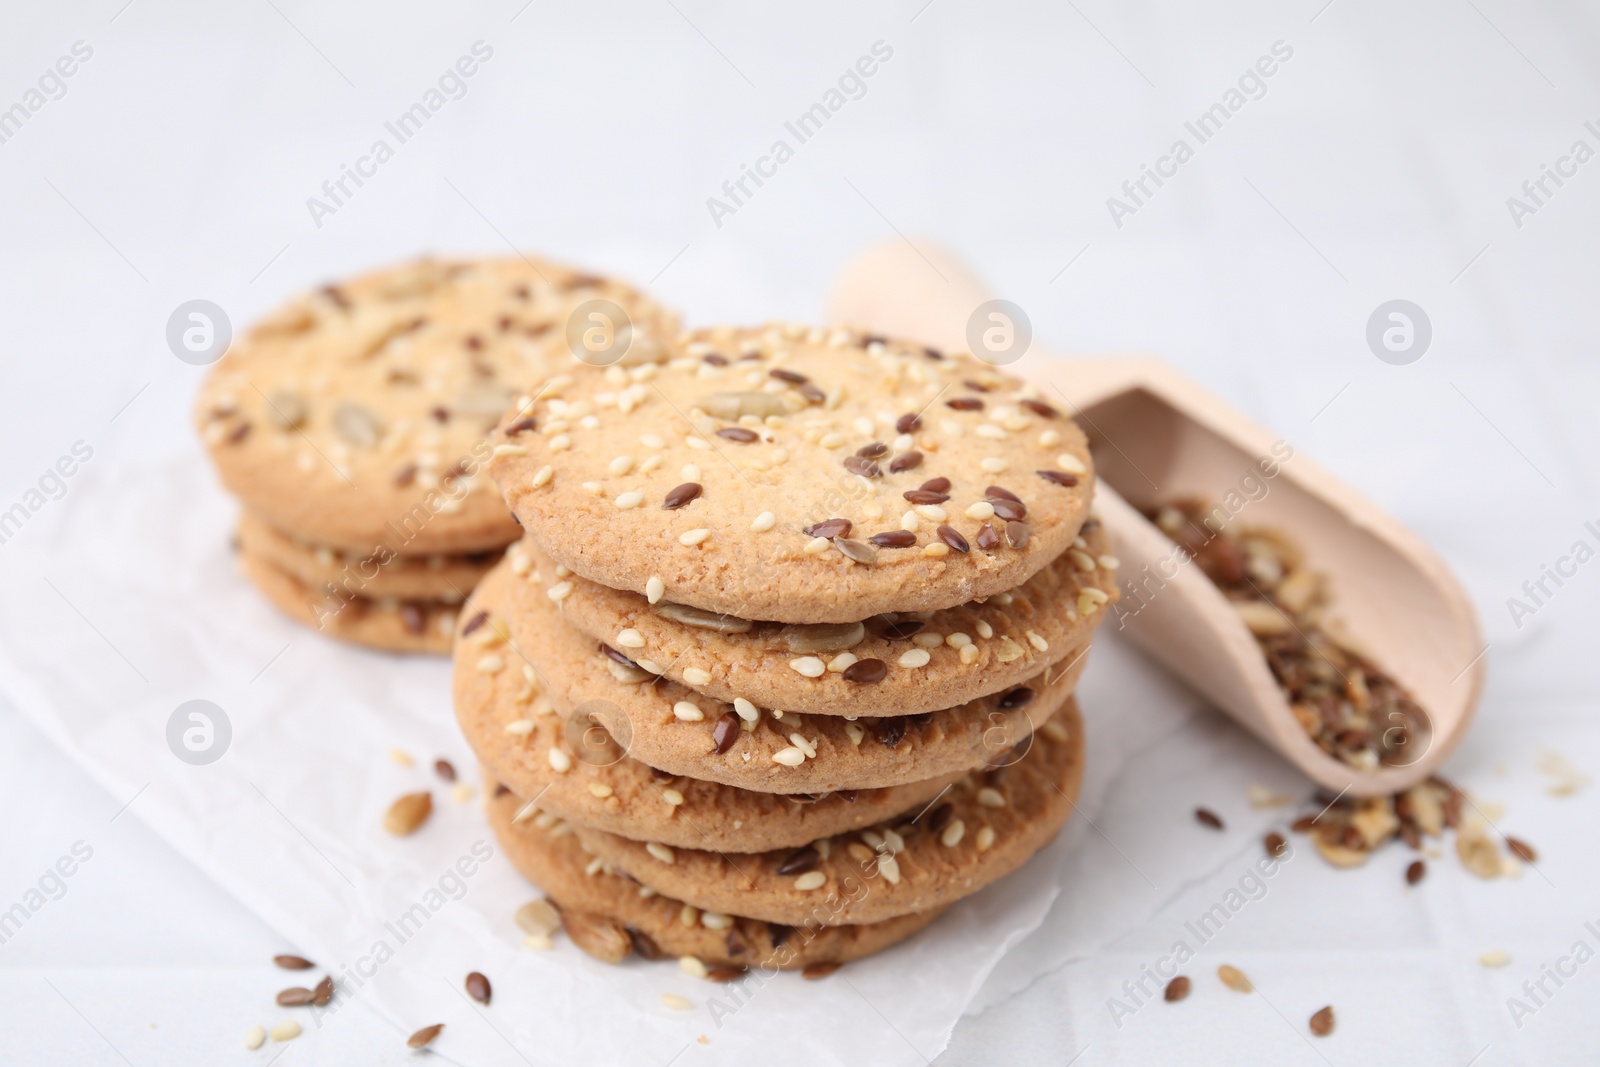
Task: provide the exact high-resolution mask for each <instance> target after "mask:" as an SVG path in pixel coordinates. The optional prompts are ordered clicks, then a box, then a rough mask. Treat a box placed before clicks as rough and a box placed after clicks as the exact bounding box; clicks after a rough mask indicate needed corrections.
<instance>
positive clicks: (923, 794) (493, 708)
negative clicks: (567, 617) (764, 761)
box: [453, 587, 957, 852]
mask: <svg viewBox="0 0 1600 1067" xmlns="http://www.w3.org/2000/svg"><path fill="white" fill-rule="evenodd" d="M493 594H494V590H493V589H492V588H487V587H486V588H485V589H484V590H483V591H482V592H481V593H480V594H479V596H478V597H477V598H475V603H476V606H477V609H478V610H488V611H491V612H493V613H494V614H495V615H497V616H498V617H501V618H503V617H504V610H503V607H502V605H501V603H500V601H499V598H497V597H495V596H494V595H493ZM474 617H475V616H474ZM469 622H470V620H469ZM483 625H485V624H484V623H480V624H479V627H482V626H483ZM481 632H483V631H482V630H481V629H474V630H473V631H472V632H471V633H468V634H466V635H465V639H463V640H461V641H458V642H457V643H456V648H455V674H454V678H453V687H454V697H455V708H456V718H457V720H458V721H459V722H460V725H461V731H462V733H463V734H464V735H465V736H466V738H467V743H468V744H469V745H471V746H472V750H473V751H474V752H475V753H477V755H478V759H479V760H480V761H482V762H483V764H484V766H485V768H486V769H487V770H488V771H489V773H491V774H493V775H494V776H495V778H496V780H497V781H499V782H501V783H504V785H505V786H507V787H509V788H510V789H511V791H512V792H514V793H516V794H517V795H518V796H523V797H533V798H535V800H534V803H535V805H536V808H537V810H538V811H544V812H550V813H552V814H553V815H554V816H556V817H559V818H562V819H568V820H572V821H574V822H581V823H583V824H584V825H585V826H593V827H598V828H599V829H602V830H609V831H611V832H613V833H618V834H622V835H623V836H625V837H634V838H637V839H639V840H642V841H659V842H662V843H663V844H667V845H672V846H675V847H683V848H702V849H712V850H716V851H724V852H765V851H767V850H768V849H774V848H784V847H794V846H799V845H803V844H805V843H806V842H808V841H814V840H816V839H817V838H819V837H827V836H830V835H832V834H837V833H844V832H845V831H847V830H853V829H860V828H862V827H867V826H871V825H873V824H874V823H877V822H881V821H883V820H884V819H890V818H893V817H895V816H897V815H899V814H901V813H902V812H906V811H915V810H917V809H919V808H920V807H922V805H924V804H926V803H927V802H928V801H929V800H932V799H933V798H934V797H935V796H936V795H938V793H939V792H940V791H941V790H942V789H943V788H944V787H945V786H946V785H948V784H949V783H950V782H952V781H954V780H955V778H956V777H957V776H956V775H945V776H943V777H940V778H934V779H930V780H927V781H922V782H909V783H907V784H905V785H897V786H889V787H887V788H883V789H858V790H845V791H841V792H832V793H822V794H799V795H789V796H786V795H784V794H781V793H758V792H754V791H752V790H747V789H738V788H736V787H734V786H731V785H722V784H721V783H718V782H702V781H698V780H696V779H693V778H686V777H683V776H681V775H673V774H669V773H667V772H665V771H658V770H655V769H654V768H652V767H650V766H649V765H647V764H644V763H641V762H639V761H638V760H636V759H633V758H632V757H630V756H628V755H626V754H625V753H624V752H623V751H622V748H621V746H619V745H617V744H616V743H615V742H614V741H612V740H611V738H610V735H608V734H606V733H604V732H603V730H601V729H598V728H595V727H594V726H593V724H592V723H591V722H590V721H589V720H588V718H587V716H576V717H572V718H567V717H564V716H560V715H556V714H553V710H554V709H553V706H552V704H551V702H550V699H549V698H548V697H546V696H542V695H540V694H539V693H538V692H537V690H536V689H535V688H534V686H533V685H532V684H531V683H530V682H529V681H528V680H527V678H526V676H525V675H524V673H523V672H522V671H520V670H515V669H511V668H507V669H504V670H501V671H497V672H495V673H493V674H486V673H484V672H482V671H478V670H475V669H474V666H475V664H476V663H477V662H478V660H479V659H480V657H481V656H482V655H483V649H484V648H485V646H484V645H483V644H480V643H479V642H477V641H475V640H473V637H474V636H475V635H477V634H479V633H481ZM490 632H491V633H492V632H493V631H490ZM527 673H528V674H531V673H532V670H531V668H530V669H529V671H528V672H527ZM512 724H515V732H507V727H508V726H511V725H512Z"/></svg>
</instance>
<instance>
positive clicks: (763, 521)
mask: <svg viewBox="0 0 1600 1067" xmlns="http://www.w3.org/2000/svg"><path fill="white" fill-rule="evenodd" d="M776 525H778V516H776V515H774V514H773V513H772V512H770V511H763V512H762V513H761V514H759V515H757V516H756V517H755V521H754V522H752V523H751V524H750V529H751V530H753V531H755V532H756V533H766V532H767V531H768V530H770V529H772V528H773V527H774V526H776Z"/></svg>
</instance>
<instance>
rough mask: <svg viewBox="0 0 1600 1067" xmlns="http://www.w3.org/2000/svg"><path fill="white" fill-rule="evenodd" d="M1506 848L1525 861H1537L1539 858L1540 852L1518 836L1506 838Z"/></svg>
mask: <svg viewBox="0 0 1600 1067" xmlns="http://www.w3.org/2000/svg"><path fill="white" fill-rule="evenodd" d="M1506 848H1508V849H1510V850H1511V853H1512V855H1514V856H1516V857H1517V859H1519V860H1521V861H1522V862H1523V863H1535V862H1537V861H1538V859H1539V854H1538V853H1537V852H1535V851H1534V850H1533V846H1532V845H1530V844H1528V843H1527V842H1526V841H1523V840H1520V839H1518V838H1515V837H1508V838H1506Z"/></svg>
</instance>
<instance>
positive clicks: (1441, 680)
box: [829, 241, 1486, 796]
mask: <svg viewBox="0 0 1600 1067" xmlns="http://www.w3.org/2000/svg"><path fill="white" fill-rule="evenodd" d="M989 298H990V294H989V293H988V292H987V291H986V290H985V288H984V286H983V285H982V283H980V282H979V281H978V280H977V279H976V278H975V277H974V276H973V275H972V274H971V273H970V272H969V271H968V270H967V269H966V267H965V266H964V265H963V264H962V263H961V262H960V261H959V260H958V259H957V258H956V257H955V256H954V255H953V254H951V253H949V252H947V251H943V250H940V249H938V248H937V246H934V245H931V244H929V243H926V242H920V243H919V246H918V248H913V247H911V246H910V245H909V244H908V243H907V242H905V241H895V242H892V243H885V244H882V245H877V246H874V247H872V248H869V249H867V250H866V251H864V252H862V253H861V254H860V255H858V256H857V257H856V258H855V260H854V261H852V262H851V263H850V264H849V265H848V266H847V267H846V268H845V270H844V271H843V273H842V274H841V275H840V277H839V280H838V283H837V285H836V287H835V290H834V293H833V296H832V301H831V306H830V308H829V313H830V317H831V319H832V320H833V321H835V322H839V323H845V324H849V325H853V326H857V327H860V328H864V329H869V330H872V331H874V332H876V333H882V334H888V335H895V336H901V337H909V338H915V339H917V340H920V341H923V342H925V343H927V344H931V345H936V346H938V347H941V348H947V349H950V350H952V351H954V350H971V349H972V348H973V347H974V346H973V345H970V344H969V342H968V322H969V319H970V318H972V316H973V313H974V310H975V309H977V308H978V307H979V305H981V304H984V303H985V302H986V301H988V300H989ZM980 317H981V318H982V320H983V323H984V324H988V323H991V322H992V323H999V324H1001V325H1002V326H1004V325H1011V326H1014V325H1015V324H1014V323H1010V324H1008V323H1005V322H1004V320H1000V319H995V320H991V319H989V318H988V315H987V313H985V314H984V315H982V316H980ZM981 329H982V326H981V325H980V331H979V333H980V335H981ZM981 343H982V342H981V341H980V344H981ZM990 347H992V346H990ZM1006 369H1008V370H1013V371H1015V372H1017V373H1019V374H1021V375H1023V376H1025V377H1028V378H1031V379H1032V380H1033V381H1035V382H1037V383H1038V384H1039V385H1040V386H1041V387H1042V388H1043V389H1044V390H1045V396H1046V398H1047V399H1049V400H1052V401H1057V400H1059V401H1063V402H1064V406H1065V407H1066V408H1067V409H1068V410H1069V411H1071V412H1072V414H1073V416H1074V418H1076V420H1077V421H1078V424H1079V425H1080V426H1082V427H1083V430H1084V432H1085V433H1087V434H1088V435H1089V439H1090V443H1091V447H1092V450H1093V454H1094V460H1095V468H1096V475H1097V477H1098V479H1099V481H1098V485H1097V491H1096V495H1095V510H1096V513H1097V514H1098V515H1099V517H1100V518H1101V520H1102V521H1103V522H1104V523H1105V526H1106V528H1107V531H1108V532H1109V534H1110V535H1111V538H1112V542H1113V544H1114V545H1115V552H1116V554H1117V556H1118V557H1119V559H1120V560H1121V564H1122V566H1121V571H1120V577H1121V579H1122V585H1123V600H1122V603H1121V604H1120V605H1118V608H1117V609H1116V611H1115V612H1114V617H1113V619H1112V620H1108V621H1107V624H1106V626H1107V628H1108V629H1114V630H1120V631H1121V632H1122V633H1124V634H1125V635H1126V636H1128V637H1129V638H1131V639H1132V640H1133V641H1134V643H1135V644H1137V645H1139V646H1140V647H1141V648H1142V649H1144V651H1146V652H1147V653H1148V654H1150V655H1151V656H1153V657H1154V658H1155V659H1156V660H1157V661H1159V662H1160V663H1162V664H1164V665H1165V666H1166V667H1167V668H1168V669H1169V670H1171V671H1173V672H1174V673H1175V674H1177V675H1178V676H1179V677H1181V678H1183V679H1184V680H1185V681H1186V682H1188V683H1189V684H1190V685H1192V686H1194V688H1195V689H1197V690H1199V691H1200V692H1201V693H1202V694H1203V695H1204V696H1205V697H1206V698H1207V699H1208V700H1210V701H1211V702H1212V703H1214V704H1216V705H1217V706H1218V707H1221V708H1222V709H1224V710H1225V711H1227V712H1228V714H1230V715H1232V716H1233V717H1234V718H1235V719H1236V720H1238V722H1240V723H1241V724H1243V725H1244V726H1246V727H1248V728H1249V729H1251V730H1252V731H1254V732H1255V733H1256V735H1257V736H1259V737H1260V738H1262V739H1263V740H1264V741H1266V742H1267V744H1269V745H1271V746H1272V747H1273V748H1274V749H1276V750H1277V751H1278V752H1279V753H1281V754H1282V755H1283V756H1284V757H1285V758H1286V759H1288V760H1289V762H1291V763H1293V764H1294V765H1295V766H1297V767H1299V768H1300V769H1301V770H1303V771H1304V772H1305V773H1306V774H1307V775H1308V776H1310V777H1311V779H1312V780H1313V781H1315V782H1317V783H1318V784H1320V785H1322V786H1324V787H1326V788H1328V789H1329V790H1332V791H1335V792H1340V793H1343V792H1345V791H1348V792H1349V793H1350V794H1352V795H1355V796H1379V795H1382V794H1387V793H1396V792H1399V791H1401V790H1403V789H1406V788H1408V787H1409V786H1411V785H1413V784H1415V783H1417V782H1419V781H1422V780H1423V779H1425V778H1427V777H1428V776H1429V775H1430V774H1432V773H1433V772H1434V770H1435V769H1436V768H1437V767H1438V766H1439V765H1440V764H1441V763H1443V762H1444V760H1445V758H1446V757H1447V756H1448V755H1449V754H1450V752H1451V751H1453V750H1454V749H1455V747H1456V745H1457V743H1459V742H1460V740H1461V737H1462V735H1463V734H1464V733H1465V731H1466V728H1467V725H1468V723H1469V722H1470V721H1471V719H1472V714H1473V711H1474V710H1475V709H1476V706H1477V703H1478V698H1479V695H1480V694H1481V692H1482V688H1483V653H1484V652H1485V651H1486V646H1485V644H1484V641H1483V636H1482V634H1481V632H1480V630H1479V627H1478V620H1477V616H1476V614H1475V612H1474V610H1473V607H1472V604H1471V602H1470V601H1469V600H1468V598H1467V596H1466V593H1465V591H1464V590H1463V589H1462V588H1461V585H1460V583H1459V582H1458V581H1457V580H1456V578H1455V576H1454V575H1452V574H1451V573H1450V570H1449V568H1447V567H1446V566H1445V564H1444V562H1443V560H1441V559H1440V558H1439V557H1438V556H1437V555H1435V554H1434V552H1433V551H1432V550H1431V549H1430V548H1428V546H1427V545H1425V544H1424V543H1423V542H1422V541H1421V540H1420V539H1419V538H1418V537H1417V536H1416V535H1415V534H1413V533H1411V531H1409V530H1407V529H1406V528H1405V527H1403V526H1401V525H1400V524H1399V523H1398V522H1396V521H1395V520H1394V519H1393V518H1391V517H1389V516H1388V515H1385V514H1384V513H1383V512H1382V511H1380V510H1379V509H1378V508H1377V507H1376V506H1375V505H1373V504H1372V502H1371V501H1368V500H1367V499H1365V498H1364V497H1362V496H1361V495H1360V494H1359V493H1357V492H1356V491H1355V490H1353V489H1351V488H1350V487H1349V486H1347V485H1344V484H1343V483H1342V482H1340V481H1339V480H1338V479H1336V478H1335V477H1334V476H1333V475H1332V474H1330V473H1328V472H1327V471H1325V470H1323V469H1322V468H1321V467H1319V466H1317V465H1316V464H1315V463H1313V462H1312V461H1311V460H1309V459H1307V458H1306V457H1304V456H1302V455H1301V454H1300V453H1299V451H1298V450H1296V449H1294V448H1293V446H1292V445H1291V444H1289V443H1287V442H1285V441H1283V440H1281V439H1280V438H1278V437H1277V435H1275V434H1273V433H1271V432H1269V431H1268V430H1267V429H1265V428H1264V427H1262V426H1258V425H1256V424H1255V423H1253V422H1251V421H1250V420H1249V419H1248V418H1246V417H1245V416H1244V415H1242V414H1240V413H1239V412H1237V411H1235V410H1234V409H1232V408H1230V407H1229V406H1228V405H1226V404H1225V403H1223V402H1222V401H1221V400H1220V399H1218V398H1217V397H1214V396H1212V395H1211V394H1210V393H1207V392H1206V391H1205V390H1203V389H1201V388H1200V387H1199V386H1198V385H1196V384H1195V383H1193V382H1191V381H1189V380H1188V379H1186V378H1184V377H1183V376H1182V375H1180V374H1178V373H1177V372H1176V371H1175V370H1173V369H1172V368H1170V367H1168V366H1167V365H1165V364H1163V363H1161V362H1160V361H1158V360H1154V359H1144V358H1127V359H1117V358H1096V359H1060V358H1051V357H1048V356H1046V355H1044V354H1043V353H1041V352H1040V351H1039V350H1038V346H1037V345H1034V346H1032V349H1031V351H1030V352H1029V353H1028V354H1027V355H1025V356H1023V357H1022V358H1021V359H1019V360H1018V361H1017V362H1016V363H1015V364H1013V365H1011V366H1009V367H1007V368H1006ZM1263 460H1264V461H1265V463H1264V464H1263V462H1262V461H1263ZM1268 470H1270V471H1272V474H1271V475H1270V476H1269V475H1268V474H1266V473H1265V472H1266V471H1268ZM1178 497H1199V498H1201V499H1203V500H1206V501H1208V502H1210V503H1212V504H1222V505H1224V506H1225V507H1227V509H1228V510H1229V511H1230V512H1231V513H1232V514H1233V517H1234V518H1235V519H1236V520H1237V521H1239V522H1241V523H1243V524H1245V525H1248V526H1262V527H1272V528H1276V529H1279V530H1282V531H1283V532H1284V533H1285V534H1286V535H1288V536H1289V537H1290V538H1292V539H1293V540H1294V541H1295V542H1297V543H1298V545H1299V546H1300V547H1301V548H1302V549H1303V550H1304V552H1305V561H1306V566H1308V567H1309V568H1310V569H1312V570H1314V571H1317V572H1320V573H1321V574H1323V575H1325V576H1326V577H1327V579H1328V585H1329V589H1330V596H1331V598H1332V610H1331V614H1332V616H1333V617H1334V618H1335V619H1337V620H1338V621H1339V623H1340V624H1341V625H1340V626H1339V628H1338V631H1337V632H1338V636H1339V638H1340V640H1341V642H1344V643H1346V644H1347V645H1349V646H1350V647H1352V648H1353V649H1354V650H1355V651H1358V652H1360V653H1361V654H1362V655H1363V656H1365V657H1366V658H1367V659H1368V660H1370V661H1371V662H1372V663H1374V664H1376V665H1377V666H1378V667H1379V668H1381V669H1382V670H1383V671H1385V672H1386V673H1388V674H1389V676H1390V677H1392V678H1394V679H1395V680H1396V681H1398V682H1399V683H1400V684H1401V685H1402V686H1404V687H1405V688H1406V689H1407V690H1408V691H1409V692H1410V693H1411V695H1412V696H1413V697H1414V698H1415V700H1416V701H1417V703H1419V704H1420V705H1421V706H1422V707H1423V708H1424V709H1425V710H1426V712H1427V717H1428V728H1427V729H1425V730H1423V731H1421V732H1420V733H1419V734H1418V735H1416V736H1414V737H1413V738H1412V739H1411V740H1410V741H1409V742H1408V743H1407V744H1406V745H1405V746H1402V748H1401V749H1400V753H1399V755H1398V756H1397V757H1396V758H1394V759H1391V761H1390V763H1389V765H1384V766H1380V767H1379V768H1378V769H1376V770H1372V771H1363V770H1358V769H1356V768H1354V767H1351V766H1350V765H1348V764H1346V763H1344V762H1343V761H1341V760H1339V759H1336V758H1334V757H1332V756H1330V755H1328V754H1327V753H1325V752H1323V751H1322V749H1320V748H1318V747H1317V745H1316V744H1315V743H1313V742H1312V740H1311V739H1310V737H1308V736H1307V734H1306V733H1305V731H1304V729H1303V728H1302V727H1301V726H1300V724H1299V723H1298V722H1297V721H1296V720H1295V717H1294V713H1293V711H1292V710H1291V709H1290V707H1289V704H1288V702H1287V701H1286V700H1285V699H1284V696H1283V692H1282V690H1281V689H1279V687H1278V684H1277V681H1276V679H1274V677H1273V675H1272V672H1271V670H1270V669H1269V668H1268V667H1267V664H1266V660H1265V658H1264V657H1263V655H1262V653H1261V649H1260V647H1259V646H1258V645H1257V643H1256V640H1255V638H1254V637H1253V636H1252V635H1251V633H1250V631H1249V630H1248V629H1246V627H1245V625H1244V622H1243V621H1242V620H1241V618H1240V615H1239V613H1238V611H1237V610H1235V609H1234V608H1233V607H1232V606H1231V605H1230V603H1229V602H1228V600H1227V599H1226V598H1225V597H1224V596H1223V594H1222V593H1221V591H1220V590H1218V589H1217V587H1216V586H1215V585H1213V584H1212V583H1211V581H1210V579H1208V578H1207V577H1206V575H1205V573H1204V572H1203V571H1202V570H1201V569H1200V568H1199V567H1198V566H1195V565H1193V564H1192V563H1185V562H1182V560H1181V557H1180V556H1179V555H1178V554H1177V553H1176V550H1175V546H1174V545H1173V543H1172V542H1171V541H1170V540H1169V539H1168V538H1167V537H1166V535H1165V534H1163V533H1162V532H1161V531H1160V530H1159V529H1157V528H1156V527H1155V526H1154V525H1153V524H1152V523H1150V522H1149V521H1148V520H1146V519H1145V518H1144V516H1143V515H1142V514H1141V512H1140V509H1142V508H1149V507H1152V506H1155V505H1156V504H1159V503H1163V502H1166V501H1169V500H1172V499H1174V498H1178ZM1397 736H1398V735H1397Z"/></svg>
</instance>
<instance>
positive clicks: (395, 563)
mask: <svg viewBox="0 0 1600 1067" xmlns="http://www.w3.org/2000/svg"><path fill="white" fill-rule="evenodd" d="M235 534H236V536H237V537H238V539H239V549H240V551H242V552H248V553H250V554H251V555H254V556H258V557H260V558H261V559H264V560H266V561H267V562H268V563H270V564H272V565H273V566H274V567H276V568H278V569H279V570H281V571H284V572H285V573H287V574H289V575H290V576H291V577H293V578H295V579H296V580H298V581H299V582H300V583H301V584H302V585H306V586H310V587H311V588H313V589H319V590H323V591H324V592H325V593H326V592H328V588H327V587H331V588H332V590H333V591H334V592H335V593H336V594H337V595H342V596H361V597H366V598H367V599H369V600H382V599H384V598H386V597H387V598H393V599H397V600H437V601H440V602H442V603H446V604H459V603H461V602H462V601H463V600H465V599H466V598H467V594H468V593H470V592H472V587H473V586H475V585H477V584H478V582H479V581H480V580H481V579H482V578H483V576H484V575H485V574H487V573H489V568H490V567H493V566H494V565H495V564H496V563H498V562H499V561H500V556H501V553H500V552H498V551H495V550H490V551H487V552H478V553H472V554H470V555H454V556H445V555H429V556H399V555H395V554H394V552H393V551H392V550H390V549H389V548H388V546H387V545H376V546H374V547H373V548H372V550H370V551H368V552H347V551H345V550H343V549H335V548H329V547H327V546H326V545H316V544H311V543H309V542H306V541H302V540H300V539H299V538H296V537H293V536H291V535H290V534H287V533H285V532H284V531H282V530H279V529H278V528H277V527H275V526H271V525H269V524H268V523H266V522H265V521H263V520H262V519H260V518H258V517H257V516H255V515H253V514H251V513H250V512H248V511H242V512H240V514H239V525H238V526H237V528H236V529H235Z"/></svg>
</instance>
